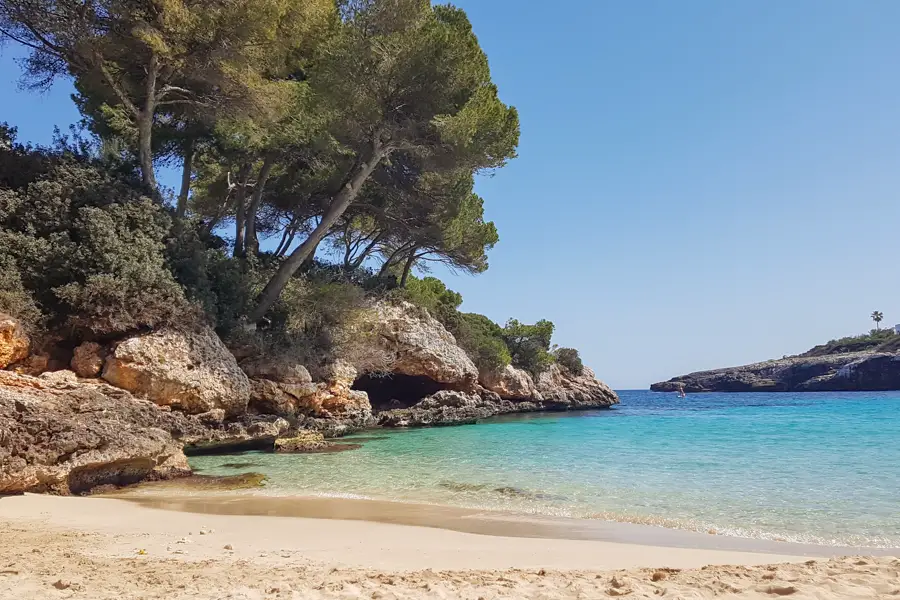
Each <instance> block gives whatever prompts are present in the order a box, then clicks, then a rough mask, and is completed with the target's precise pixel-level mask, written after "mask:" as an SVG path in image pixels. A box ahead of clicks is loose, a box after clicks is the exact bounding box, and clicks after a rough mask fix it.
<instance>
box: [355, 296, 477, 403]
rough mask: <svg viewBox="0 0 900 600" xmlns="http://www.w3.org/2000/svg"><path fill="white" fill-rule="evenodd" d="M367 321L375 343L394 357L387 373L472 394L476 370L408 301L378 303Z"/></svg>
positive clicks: (442, 330) (436, 325) (446, 333)
mask: <svg viewBox="0 0 900 600" xmlns="http://www.w3.org/2000/svg"><path fill="white" fill-rule="evenodd" d="M370 318H371V319H372V323H373V325H374V327H375V330H376V332H377V334H378V338H379V342H380V343H381V344H382V346H383V347H384V348H385V349H386V350H388V351H389V352H391V353H392V354H393V356H394V363H393V366H392V368H391V371H393V372H394V373H401V374H403V375H410V376H414V377H416V376H419V377H428V378H430V379H432V380H434V381H436V382H438V383H441V384H445V385H447V386H448V387H452V388H453V389H458V390H462V391H467V392H472V391H474V389H475V386H476V383H477V380H478V369H476V368H475V364H474V363H473V362H472V360H471V359H470V358H469V357H468V356H467V355H466V353H465V351H464V350H463V349H462V348H460V347H459V346H457V345H456V340H455V339H454V337H453V335H452V334H451V333H450V332H449V331H447V330H446V329H445V328H444V326H443V325H441V324H440V322H438V321H437V319H435V318H433V317H431V316H430V315H429V314H428V313H427V312H426V311H424V310H422V309H419V308H417V307H415V306H413V305H412V304H409V303H408V302H402V303H398V304H392V303H386V302H382V303H379V304H377V305H376V306H375V307H374V308H373V309H372V313H371V317H370Z"/></svg>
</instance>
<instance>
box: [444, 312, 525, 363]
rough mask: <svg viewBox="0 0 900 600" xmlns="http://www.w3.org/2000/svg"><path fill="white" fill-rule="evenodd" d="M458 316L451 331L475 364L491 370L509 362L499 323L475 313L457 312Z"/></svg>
mask: <svg viewBox="0 0 900 600" xmlns="http://www.w3.org/2000/svg"><path fill="white" fill-rule="evenodd" d="M459 317H460V318H459V322H458V324H457V326H456V328H455V330H453V331H452V333H453V335H454V337H456V341H457V343H458V344H459V345H460V347H462V349H463V350H465V351H466V354H468V355H469V357H470V358H471V359H472V362H474V363H475V366H477V367H478V368H479V369H480V370H483V371H493V370H497V369H502V368H503V367H505V366H506V365H508V364H509V363H510V361H511V357H510V355H509V348H507V347H506V343H505V342H504V341H503V338H502V337H501V335H500V334H501V332H502V329H501V328H500V326H499V325H497V324H496V323H494V322H493V321H491V320H490V319H488V318H487V317H485V316H484V315H479V314H475V313H459Z"/></svg>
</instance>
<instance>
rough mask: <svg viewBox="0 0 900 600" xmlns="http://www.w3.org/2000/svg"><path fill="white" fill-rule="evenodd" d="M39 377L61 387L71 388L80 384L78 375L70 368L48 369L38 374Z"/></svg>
mask: <svg viewBox="0 0 900 600" xmlns="http://www.w3.org/2000/svg"><path fill="white" fill-rule="evenodd" d="M38 379H40V380H41V381H46V382H48V383H50V384H51V385H54V386H56V387H57V388H59V389H69V388H70V387H72V386H74V385H77V384H78V376H77V375H76V374H75V373H73V372H72V371H69V370H68V369H64V370H62V371H47V372H45V373H41V374H40V375H39V376H38Z"/></svg>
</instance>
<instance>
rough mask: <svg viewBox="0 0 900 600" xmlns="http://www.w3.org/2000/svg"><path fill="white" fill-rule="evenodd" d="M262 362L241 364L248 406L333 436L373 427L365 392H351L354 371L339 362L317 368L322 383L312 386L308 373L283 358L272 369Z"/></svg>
mask: <svg viewBox="0 0 900 600" xmlns="http://www.w3.org/2000/svg"><path fill="white" fill-rule="evenodd" d="M264 362H265V361H264V359H254V360H253V361H251V362H249V363H246V364H245V363H241V367H242V368H244V369H245V372H246V373H247V374H248V375H250V376H251V377H252V379H251V380H250V385H251V392H250V407H251V408H252V409H253V410H254V411H256V412H258V413H261V414H274V415H279V416H281V417H286V418H289V419H293V420H295V421H296V422H297V423H298V424H299V425H300V426H302V427H306V428H309V429H314V430H318V431H323V432H325V433H327V434H328V435H329V437H334V436H336V435H343V434H346V433H349V432H351V431H356V430H358V429H362V428H364V427H367V426H369V425H371V424H372V406H371V405H370V404H369V397H368V395H366V393H365V392H363V391H360V390H354V389H352V386H353V383H354V381H355V380H356V369H354V368H353V366H352V365H349V364H347V363H346V362H344V361H342V360H338V361H335V362H333V363H330V364H328V365H325V366H323V367H321V368H319V369H316V373H317V375H319V376H320V377H322V378H323V379H324V381H320V382H318V383H313V381H312V376H311V375H310V374H309V371H308V370H307V369H306V368H305V367H303V366H301V365H296V364H290V362H289V361H286V360H284V359H283V358H276V359H275V360H273V361H272V363H271V366H261V364H264Z"/></svg>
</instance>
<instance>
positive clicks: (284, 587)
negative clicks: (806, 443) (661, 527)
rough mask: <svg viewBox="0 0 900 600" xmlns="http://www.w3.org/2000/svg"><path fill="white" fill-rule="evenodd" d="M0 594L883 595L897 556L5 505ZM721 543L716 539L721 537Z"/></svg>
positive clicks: (0, 500) (49, 499) (110, 502)
mask: <svg viewBox="0 0 900 600" xmlns="http://www.w3.org/2000/svg"><path fill="white" fill-rule="evenodd" d="M0 527H2V531H3V532H4V542H3V544H0V598H2V599H4V600H6V599H13V598H17V599H18V598H29V599H34V600H51V599H53V600H55V599H58V598H77V599H90V600H131V599H135V600H136V599H138V598H166V599H167V600H168V599H174V600H187V599H192V600H197V599H208V600H213V599H216V600H221V599H222V598H228V599H231V600H238V599H241V600H251V599H253V600H256V599H261V598H291V599H299V598H303V599H306V598H315V599H331V598H334V599H337V598H344V599H346V598H361V597H365V598H381V599H391V598H394V599H410V600H411V599H414V598H446V599H455V598H460V599H462V598H465V599H467V600H474V599H476V598H485V600H489V599H495V598H524V597H529V598H530V597H540V598H544V599H546V600H575V599H578V598H595V597H612V596H628V597H630V598H658V597H660V596H663V597H712V596H716V597H733V598H745V599H746V598H749V599H754V600H756V599H762V598H773V597H778V596H785V595H789V596H791V597H792V598H817V599H819V600H822V599H824V600H838V599H840V598H847V597H853V598H876V597H882V596H883V595H890V594H897V593H900V585H898V582H897V580H896V573H897V571H898V569H900V560H898V559H896V558H889V557H878V558H861V557H855V558H846V557H845V558H837V559H831V560H821V559H818V558H816V559H809V558H808V557H807V556H805V555H789V554H764V553H753V552H734V551H728V550H721V549H719V550H710V549H692V548H673V547H663V546H653V545H641V544H633V543H621V542H610V541H590V540H570V539H553V538H540V537H532V538H527V537H505V536H496V535H478V534H473V533H462V532H458V531H451V530H447V529H438V528H434V527H422V526H412V525H400V524H387V523H375V522H370V521H354V520H346V519H323V518H320V519H315V518H304V517H279V516H265V517H262V516H237V515H222V514H198V513H190V512H178V511H171V510H169V511H166V510H161V509H156V508H148V507H145V506H140V505H138V504H137V503H135V502H130V501H125V500H123V499H118V498H116V499H113V498H100V497H87V498H80V497H53V496H38V495H25V496H15V497H0ZM711 537H714V536H711Z"/></svg>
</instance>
